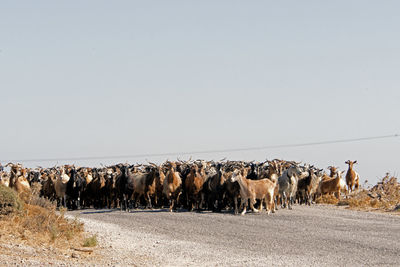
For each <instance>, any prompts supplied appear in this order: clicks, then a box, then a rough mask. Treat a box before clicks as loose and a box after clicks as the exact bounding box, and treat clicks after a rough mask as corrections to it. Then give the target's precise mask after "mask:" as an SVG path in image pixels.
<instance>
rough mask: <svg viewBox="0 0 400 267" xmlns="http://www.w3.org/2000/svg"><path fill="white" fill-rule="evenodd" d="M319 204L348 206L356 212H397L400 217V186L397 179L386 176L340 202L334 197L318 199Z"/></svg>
mask: <svg viewBox="0 0 400 267" xmlns="http://www.w3.org/2000/svg"><path fill="white" fill-rule="evenodd" d="M316 202H317V203H323V204H333V205H338V206H348V207H349V208H350V209H354V210H364V211H384V212H395V213H396V214H399V215H400V184H399V182H398V181H397V178H396V177H394V176H391V175H390V174H389V173H387V174H386V176H385V177H383V178H382V179H381V180H380V181H379V182H378V183H377V184H376V185H374V186H372V187H367V188H361V189H359V190H357V191H355V192H353V193H350V194H348V196H347V197H341V200H340V201H339V200H338V199H337V198H336V197H335V196H333V195H324V196H322V197H319V198H317V199H316Z"/></svg>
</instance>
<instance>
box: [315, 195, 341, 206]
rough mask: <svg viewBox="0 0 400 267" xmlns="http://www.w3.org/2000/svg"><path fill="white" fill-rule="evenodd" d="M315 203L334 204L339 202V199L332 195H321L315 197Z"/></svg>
mask: <svg viewBox="0 0 400 267" xmlns="http://www.w3.org/2000/svg"><path fill="white" fill-rule="evenodd" d="M315 202H316V203H317V204H332V205H336V204H338V203H339V200H338V199H337V198H336V197H335V196H334V195H328V194H327V195H322V196H319V197H317V198H316V199H315Z"/></svg>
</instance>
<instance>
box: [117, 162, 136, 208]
mask: <svg viewBox="0 0 400 267" xmlns="http://www.w3.org/2000/svg"><path fill="white" fill-rule="evenodd" d="M119 168H120V169H121V173H120V174H119V176H118V177H117V188H118V195H119V199H120V209H121V211H122V206H124V208H125V210H127V211H128V212H129V206H130V205H129V204H130V203H129V201H130V199H131V197H132V195H133V192H134V188H135V182H134V178H133V173H131V171H130V170H129V167H128V166H124V165H120V166H119Z"/></svg>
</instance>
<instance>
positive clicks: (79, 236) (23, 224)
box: [0, 187, 84, 247]
mask: <svg viewBox="0 0 400 267" xmlns="http://www.w3.org/2000/svg"><path fill="white" fill-rule="evenodd" d="M33 192H34V191H33ZM22 197H23V199H24V203H23V201H22V200H21V198H20V197H19V196H18V195H17V194H16V192H15V191H14V190H13V189H10V188H5V187H0V204H7V203H12V206H7V207H13V209H12V210H11V211H10V212H8V213H7V216H3V217H1V218H0V239H1V240H3V241H4V240H5V239H7V238H11V239H14V240H16V239H18V240H19V241H21V242H23V243H25V244H27V245H32V246H35V245H46V244H47V245H51V246H54V247H69V246H80V244H82V240H83V238H84V233H83V224H81V223H79V222H78V221H77V220H75V221H71V220H67V219H66V218H64V212H63V211H60V212H56V206H55V204H54V203H52V202H50V201H48V200H46V199H43V198H41V197H39V196H38V194H37V193H35V192H34V193H33V194H30V195H23V196H22ZM22 203H23V204H22ZM7 205H9V204H7ZM2 210H3V209H2ZM16 241H17V240H16ZM78 244H79V245H78Z"/></svg>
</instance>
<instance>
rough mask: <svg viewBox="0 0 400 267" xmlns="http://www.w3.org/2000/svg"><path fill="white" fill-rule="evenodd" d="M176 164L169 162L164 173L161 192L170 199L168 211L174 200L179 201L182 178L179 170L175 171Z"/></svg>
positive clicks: (172, 206)
mask: <svg viewBox="0 0 400 267" xmlns="http://www.w3.org/2000/svg"><path fill="white" fill-rule="evenodd" d="M175 168H176V164H175V163H173V162H169V164H168V172H167V174H166V175H165V179H164V186H163V194H164V195H165V196H166V198H167V199H168V200H169V201H170V206H169V211H170V212H172V209H173V208H174V204H175V201H176V202H177V203H178V202H179V196H180V195H181V194H182V190H181V188H182V179H181V176H180V175H179V172H177V171H175Z"/></svg>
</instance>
